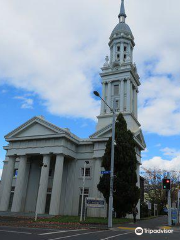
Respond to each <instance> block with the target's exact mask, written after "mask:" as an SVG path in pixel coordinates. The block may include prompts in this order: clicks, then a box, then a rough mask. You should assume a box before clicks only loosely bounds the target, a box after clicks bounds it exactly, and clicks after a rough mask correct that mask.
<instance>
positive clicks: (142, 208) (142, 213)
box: [140, 202, 148, 218]
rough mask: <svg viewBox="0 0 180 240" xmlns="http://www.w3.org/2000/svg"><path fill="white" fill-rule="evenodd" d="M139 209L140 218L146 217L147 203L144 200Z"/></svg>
mask: <svg viewBox="0 0 180 240" xmlns="http://www.w3.org/2000/svg"><path fill="white" fill-rule="evenodd" d="M140 209H141V210H140V212H141V218H146V217H148V205H147V204H146V203H145V202H141V205H140Z"/></svg>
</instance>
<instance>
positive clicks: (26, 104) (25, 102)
mask: <svg viewBox="0 0 180 240" xmlns="http://www.w3.org/2000/svg"><path fill="white" fill-rule="evenodd" d="M14 98H15V99H19V100H21V101H22V105H21V108H23V109H33V103H34V101H33V99H31V98H27V97H23V96H16V97H14Z"/></svg>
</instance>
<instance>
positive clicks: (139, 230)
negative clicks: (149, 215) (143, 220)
mask: <svg viewBox="0 0 180 240" xmlns="http://www.w3.org/2000/svg"><path fill="white" fill-rule="evenodd" d="M135 234H136V235H139V236H140V235H142V234H143V229H142V228H141V227H138V228H136V229H135Z"/></svg>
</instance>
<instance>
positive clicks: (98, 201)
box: [86, 198, 105, 208]
mask: <svg viewBox="0 0 180 240" xmlns="http://www.w3.org/2000/svg"><path fill="white" fill-rule="evenodd" d="M86 207H89V208H104V207H105V199H104V198H86Z"/></svg>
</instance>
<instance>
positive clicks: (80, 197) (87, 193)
mask: <svg viewBox="0 0 180 240" xmlns="http://www.w3.org/2000/svg"><path fill="white" fill-rule="evenodd" d="M88 196H89V188H85V189H84V201H83V216H84V214H85V200H86V198H87V197H88ZM81 203H82V188H81V189H80V196H79V211H78V215H79V216H80V215H81Z"/></svg>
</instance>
